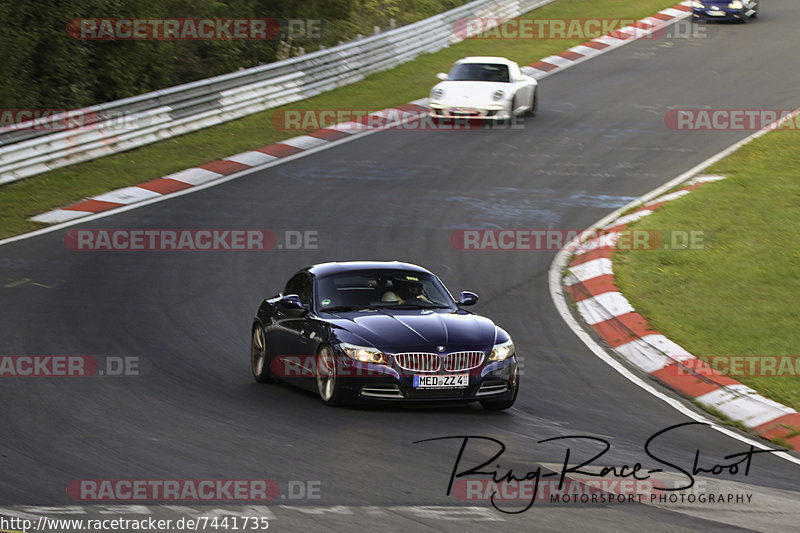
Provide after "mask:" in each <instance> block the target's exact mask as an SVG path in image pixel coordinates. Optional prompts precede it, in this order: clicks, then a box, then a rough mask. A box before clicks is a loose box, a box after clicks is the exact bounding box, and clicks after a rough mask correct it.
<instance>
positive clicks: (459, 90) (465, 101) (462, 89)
mask: <svg viewBox="0 0 800 533" xmlns="http://www.w3.org/2000/svg"><path fill="white" fill-rule="evenodd" d="M436 88H439V89H442V90H443V91H444V96H442V97H441V98H439V99H438V101H440V102H447V103H448V104H450V105H464V106H467V105H475V104H479V105H483V104H487V103H490V104H491V103H495V104H496V103H498V102H500V101H502V100H498V101H495V100H492V95H493V94H494V93H495V92H496V91H498V90H499V91H503V92H504V93H505V94H504V98H507V97H508V96H509V95H510V94H511V91H512V88H513V85H511V84H510V83H503V82H497V81H445V82H442V83H440V84H438V85H437V86H436Z"/></svg>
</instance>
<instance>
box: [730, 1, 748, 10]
mask: <svg viewBox="0 0 800 533" xmlns="http://www.w3.org/2000/svg"><path fill="white" fill-rule="evenodd" d="M728 7H729V8H731V9H742V8H743V7H744V4H743V3H741V2H740V1H739V0H733V2H731V3H730V4H728Z"/></svg>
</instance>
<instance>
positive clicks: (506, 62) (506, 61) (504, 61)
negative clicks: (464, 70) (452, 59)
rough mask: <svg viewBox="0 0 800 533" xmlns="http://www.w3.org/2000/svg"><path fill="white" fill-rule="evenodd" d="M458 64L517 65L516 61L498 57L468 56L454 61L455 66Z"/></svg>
mask: <svg viewBox="0 0 800 533" xmlns="http://www.w3.org/2000/svg"><path fill="white" fill-rule="evenodd" d="M459 63H502V64H504V65H516V64H517V63H516V61H511V60H510V59H507V58H505V57H499V56H470V57H465V58H464V59H459V60H458V61H456V64H459Z"/></svg>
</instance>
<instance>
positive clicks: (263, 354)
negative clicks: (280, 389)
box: [250, 325, 275, 383]
mask: <svg viewBox="0 0 800 533" xmlns="http://www.w3.org/2000/svg"><path fill="white" fill-rule="evenodd" d="M250 370H251V371H252V372H253V377H254V378H255V380H256V381H258V382H259V383H271V382H273V381H275V378H274V377H273V375H272V372H271V371H270V368H269V361H267V341H266V337H265V336H264V329H263V328H262V327H261V326H259V325H255V326H253V334H252V336H251V337H250Z"/></svg>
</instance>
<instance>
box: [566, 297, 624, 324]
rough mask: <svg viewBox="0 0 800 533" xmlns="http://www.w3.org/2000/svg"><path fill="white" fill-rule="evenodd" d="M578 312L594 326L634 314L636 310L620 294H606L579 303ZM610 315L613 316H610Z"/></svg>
mask: <svg viewBox="0 0 800 533" xmlns="http://www.w3.org/2000/svg"><path fill="white" fill-rule="evenodd" d="M578 311H579V312H580V313H581V316H583V319H584V320H586V322H587V323H588V324H589V325H591V326H593V325H595V324H599V323H600V322H605V321H606V320H609V319H611V318H614V317H618V316H620V315H625V314H627V313H633V312H634V311H635V309H634V308H633V306H632V305H631V304H630V302H628V300H627V299H626V298H625V297H624V296H623V295H622V294H620V293H618V292H604V293H602V294H598V295H597V296H592V297H591V298H587V299H585V300H581V301H580V302H578ZM609 313H610V314H611V316H608V315H609Z"/></svg>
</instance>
